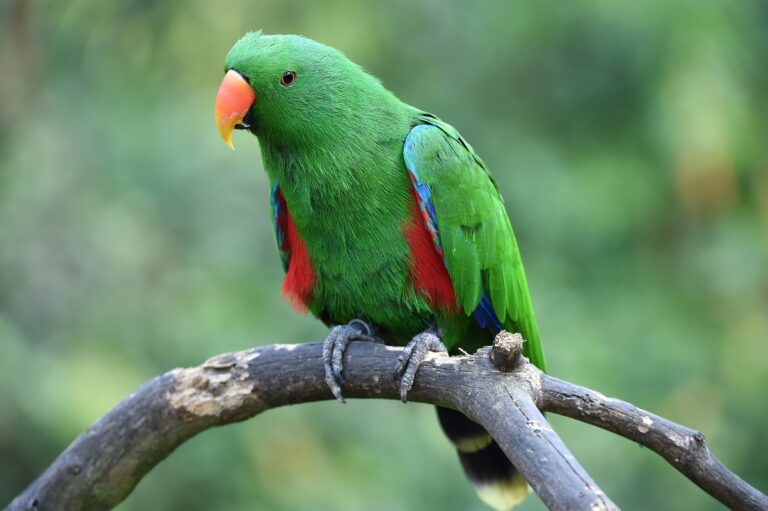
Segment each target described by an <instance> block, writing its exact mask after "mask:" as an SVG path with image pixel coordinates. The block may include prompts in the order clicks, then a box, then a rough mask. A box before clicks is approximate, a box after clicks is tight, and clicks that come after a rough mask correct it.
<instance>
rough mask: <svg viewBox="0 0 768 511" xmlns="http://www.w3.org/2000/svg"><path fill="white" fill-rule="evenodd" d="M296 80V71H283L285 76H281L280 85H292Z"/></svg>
mask: <svg viewBox="0 0 768 511" xmlns="http://www.w3.org/2000/svg"><path fill="white" fill-rule="evenodd" d="M295 81H296V72H295V71H286V72H285V73H283V76H281V77H280V85H282V86H284V87H290V86H291V85H293V82H295Z"/></svg>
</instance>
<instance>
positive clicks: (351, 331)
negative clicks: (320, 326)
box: [323, 319, 376, 403]
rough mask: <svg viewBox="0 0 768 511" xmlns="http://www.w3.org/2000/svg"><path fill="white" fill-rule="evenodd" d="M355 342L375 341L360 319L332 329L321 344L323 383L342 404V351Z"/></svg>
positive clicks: (368, 326)
mask: <svg viewBox="0 0 768 511" xmlns="http://www.w3.org/2000/svg"><path fill="white" fill-rule="evenodd" d="M355 340H362V341H375V340H376V339H375V338H374V337H373V333H372V329H371V327H370V325H368V323H366V322H365V321H362V320H360V319H353V320H352V321H350V322H349V323H348V324H346V325H337V326H335V327H333V328H332V329H331V332H330V333H329V334H328V337H326V338H325V341H324V342H323V366H324V367H325V382H326V383H327V384H328V387H330V389H331V392H332V393H333V396H334V397H335V398H336V399H337V400H338V401H341V402H342V403H345V402H346V401H345V400H344V395H343V394H342V393H341V386H342V385H343V384H344V377H343V376H342V375H341V371H342V370H343V368H344V361H343V357H344V351H345V350H346V349H347V345H349V343H350V342H351V341H355Z"/></svg>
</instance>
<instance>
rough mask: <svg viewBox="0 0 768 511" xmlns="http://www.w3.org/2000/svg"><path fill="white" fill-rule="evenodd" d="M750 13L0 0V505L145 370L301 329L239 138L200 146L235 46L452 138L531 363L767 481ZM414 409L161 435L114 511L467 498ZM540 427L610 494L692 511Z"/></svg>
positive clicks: (317, 327) (756, 69)
mask: <svg viewBox="0 0 768 511" xmlns="http://www.w3.org/2000/svg"><path fill="white" fill-rule="evenodd" d="M766 22H768V10H767V9H766V7H765V4H764V3H762V2H758V1H756V0H754V1H752V0H744V1H741V2H738V3H734V2H727V1H725V0H722V1H715V0H712V1H706V2H693V1H680V2H675V3H669V2H660V1H658V2H653V1H652V2H643V3H639V2H635V3H628V2H608V1H596V2H591V3H578V4H577V3H574V4H569V3H563V2H557V3H555V2H539V3H535V4H534V3H522V2H502V1H488V2H478V3H475V4H472V5H471V6H470V4H468V3H463V2H451V3H449V2H438V1H436V0H429V1H425V2H419V3H414V2H406V1H404V0H397V1H393V2H373V1H365V2H354V1H352V0H335V1H331V2H324V3H323V4H322V5H321V4H319V3H316V2H309V1H304V2H300V1H294V0H286V1H281V2H252V1H246V0H233V1H232V2H228V3H227V4H226V6H225V5H224V4H221V3H215V2H206V1H203V0H192V1H190V2H187V3H185V4H184V6H183V7H182V6H181V4H179V3H178V2H145V1H139V0H132V1H126V2H88V1H85V0H75V1H71V2H53V1H50V0H38V1H30V2H24V1H22V0H10V1H6V2H3V3H2V4H0V69H2V73H1V74H0V402H2V403H3V411H2V413H0V504H4V503H6V502H8V501H9V500H10V499H11V498H12V496H13V495H15V494H16V493H18V492H19V491H20V490H21V489H22V488H23V487H24V486H25V485H26V484H28V483H29V482H30V481H31V480H32V479H33V478H34V477H35V476H36V475H37V474H38V473H39V472H40V471H41V470H42V469H43V468H44V467H45V466H46V465H47V464H48V462H50V461H51V460H52V459H53V457H54V456H55V455H56V454H57V453H58V452H59V451H60V450H61V449H63V448H64V447H65V446H66V445H67V443H68V442H69V441H71V440H72V439H73V438H74V437H75V436H76V435H77V434H79V433H80V432H82V431H83V430H84V429H85V428H86V427H87V426H88V425H89V424H91V423H92V422H93V421H94V420H96V419H97V418H98V417H99V416H100V415H102V414H103V413H104V412H105V411H106V410H107V409H109V408H110V407H111V406H112V405H113V404H114V403H115V402H117V401H118V400H119V399H120V398H121V397H122V396H124V395H126V394H127V393H129V392H130V391H131V390H132V389H134V388H136V387H137V386H138V385H140V384H141V383H142V382H143V381H145V380H146V379H148V378H150V377H151V376H153V375H155V374H157V373H160V372H162V371H165V370H167V369H170V368H172V367H174V366H178V365H191V364H197V363H199V362H200V361H202V360H203V359H205V358H206V357H207V356H209V355H211V354H215V353H218V352H222V351H229V350H236V349H242V348H246V347H249V346H251V345H254V344H260V343H272V342H279V341H284V342H295V341H300V340H319V339H321V338H322V336H323V334H324V333H325V329H324V328H323V326H322V325H321V324H320V323H319V322H317V321H315V320H313V319H311V318H309V317H297V316H295V315H294V314H293V312H292V311H291V310H290V308H289V306H288V305H287V304H284V303H282V302H281V300H280V296H279V289H280V281H281V277H282V270H281V267H280V262H279V258H278V255H277V253H276V250H275V247H274V241H273V238H272V232H271V224H270V219H269V213H268V211H269V206H268V194H269V189H268V184H267V180H266V176H265V175H264V172H263V170H262V169H261V164H260V157H259V154H258V145H257V144H255V143H243V142H244V141H243V140H237V139H236V140H235V142H236V144H237V147H238V150H237V152H236V153H234V154H233V153H231V152H230V151H229V150H228V149H227V148H226V147H225V146H224V145H223V144H222V143H221V141H220V140H219V138H218V135H217V134H216V131H215V128H214V123H213V101H214V97H215V94H216V87H217V86H218V83H219V82H220V80H221V76H222V75H221V71H222V62H223V59H224V56H225V55H226V52H227V51H228V49H229V48H230V47H231V46H232V44H233V43H234V41H236V40H237V39H238V38H239V37H240V36H241V35H242V34H243V33H245V32H246V31H247V30H252V29H258V28H262V29H264V31H265V33H300V34H304V35H306V36H309V37H312V38H313V39H317V40H319V41H321V42H324V43H326V44H329V45H331V46H335V47H337V48H339V49H341V50H343V51H344V52H345V53H346V54H347V55H348V56H349V57H350V58H351V59H353V60H354V61H356V62H358V63H360V64H361V65H363V66H364V67H365V68H366V69H367V70H368V71H370V72H371V73H373V74H374V75H376V76H377V77H379V78H380V79H382V81H383V83H384V84H385V85H386V86H387V87H388V88H389V89H391V90H392V91H394V92H395V93H396V94H397V95H398V96H399V97H400V98H402V99H403V100H404V101H406V102H408V103H410V104H413V105H416V106H418V107H420V108H423V109H425V110H428V111H432V112H434V113H435V114H437V115H440V116H441V117H442V118H444V119H445V120H446V121H447V122H449V123H451V124H453V125H454V126H456V127H457V128H458V129H459V130H460V131H461V133H462V135H464V136H465V137H466V138H467V140H468V141H469V142H470V143H471V144H472V145H473V146H474V148H475V150H476V151H477V152H478V153H479V154H480V155H481V156H482V157H483V159H484V160H485V163H486V164H487V165H488V167H489V168H490V169H491V170H492V171H493V173H494V175H495V176H496V178H497V180H498V182H499V186H500V189H501V191H502V194H503V195H504V197H505V199H506V205H507V208H508V211H509V214H510V217H511V219H512V223H513V225H514V227H515V231H516V233H517V237H518V242H519V244H520V247H521V250H522V253H523V260H524V262H525V265H526V270H527V275H528V280H529V285H530V288H531V293H532V296H533V301H534V304H535V307H536V313H537V318H538V321H539V326H540V329H541V333H542V337H543V342H544V344H545V346H546V348H547V354H548V364H549V368H550V371H551V372H552V373H553V374H555V375H557V376H559V377H563V378H566V379H569V380H572V381H575V382H578V383H582V384H585V385H588V386H591V387H594V388H596V389H598V390H600V391H601V392H603V393H605V394H608V395H618V396H621V397H622V398H625V399H628V400H630V401H632V402H633V403H635V404H637V405H639V406H642V407H644V408H648V409H651V410H653V411H655V412H657V413H660V414H662V415H665V416H667V417H669V418H671V419H673V420H677V421H680V422H682V423H684V424H686V425H688V426H691V427H695V428H698V429H701V430H702V431H703V432H704V433H705V434H706V435H707V436H708V439H709V441H710V443H711V448H712V449H713V451H714V452H715V453H716V454H717V455H718V456H720V457H721V458H722V460H723V461H724V462H725V463H726V464H728V465H729V466H730V467H731V468H732V469H734V470H735V471H736V472H737V473H739V474H741V475H743V476H744V477H745V478H746V479H747V480H748V481H749V482H751V483H752V484H755V485H756V486H758V487H759V488H761V489H763V490H765V489H766V488H768V458H766V457H765V456H762V455H760V453H762V452H764V451H765V448H766V446H768V434H767V433H766V431H768V429H766V427H765V425H766V424H767V423H768V408H766V407H764V406H761V405H760V404H759V403H762V402H764V396H763V393H764V389H765V388H766V387H768V345H767V344H766V339H768V315H767V314H766V310H768V270H767V268H768V173H767V172H766V168H767V166H768V153H767V152H766V149H765V133H766V132H767V131H768V130H767V128H768V126H766V124H767V123H768V121H766V116H765V111H766V107H768V90H767V89H768V85H767V84H768V67H766V66H765V65H764V64H765V55H766V52H767V51H768V32H767V31H766V30H765V26H766ZM245 136H248V135H243V134H238V135H236V138H237V137H245ZM433 415H434V412H433V410H432V409H431V407H422V406H418V405H413V404H411V405H408V406H402V405H400V404H398V403H385V402H374V401H371V402H352V403H350V404H348V405H347V406H341V405H338V404H337V403H333V402H328V403H319V404H313V405H304V406H301V407H292V408H290V409H284V410H278V411H275V412H270V413H269V414H267V415H265V416H263V417H260V418H257V419H256V420H252V421H248V422H246V423H243V424H240V425H237V426H232V427H227V428H224V429H221V430H219V431H211V432H207V433H204V434H203V435H201V436H200V437H198V438H196V439H194V440H193V441H192V442H190V443H188V444H186V445H184V446H183V447H181V448H180V449H179V451H178V452H177V453H175V454H174V455H172V456H171V457H170V458H169V459H168V460H167V461H165V462H163V463H162V464H161V465H160V466H159V467H158V468H157V470H155V471H154V472H153V473H152V474H151V475H149V477H148V478H147V479H146V480H144V481H143V482H142V483H141V484H140V485H139V487H138V488H137V490H136V491H135V492H134V494H133V495H132V496H131V497H129V498H128V500H127V501H126V502H125V504H123V505H122V506H121V509H124V510H138V509H169V510H171V509H184V510H197V509H199V510H207V509H235V510H237V509H243V510H245V509H274V510H295V509H307V508H310V507H311V508H313V509H319V510H323V509H328V510H353V509H355V510H356V509H361V508H366V509H369V510H370V511H375V510H384V509H387V510H389V509H457V510H458V509H462V510H463V509H478V510H480V509H483V508H482V505H481V504H480V503H479V501H477V499H476V497H475V496H474V493H473V492H472V490H471V488H470V486H469V485H468V484H467V483H466V482H465V481H464V479H463V477H462V475H461V470H460V468H459V466H458V462H457V461H456V460H455V454H454V453H453V449H452V448H451V446H450V445H449V443H448V442H447V441H446V440H445V439H444V438H443V437H442V434H441V433H440V431H439V428H438V426H437V423H436V420H435V418H434V417H433ZM552 420H553V422H554V424H555V427H556V428H557V430H558V431H559V432H561V433H562V435H563V437H564V439H565V441H566V443H567V444H568V445H569V446H570V447H571V448H572V449H573V450H574V452H575V454H576V456H577V457H578V458H579V459H580V460H581V461H582V462H583V463H584V464H585V466H586V468H587V469H588V470H589V471H590V473H591V474H592V475H593V476H594V478H595V479H596V480H597V481H598V482H599V483H600V484H601V485H602V487H603V489H604V490H605V491H606V492H608V494H609V495H611V497H612V498H613V499H614V500H615V501H616V502H617V503H618V504H619V505H621V506H623V507H626V508H628V509H632V508H635V509H666V508H675V509H696V510H700V509H718V505H717V504H716V503H715V502H714V501H713V500H712V499H711V498H709V497H708V496H707V495H705V494H704V493H703V492H701V491H700V490H698V489H697V488H695V487H694V486H692V485H691V484H690V483H689V482H688V481H687V480H686V479H684V478H683V477H682V476H679V475H677V474H676V473H675V472H674V470H673V469H671V468H669V467H667V466H666V465H665V464H664V463H663V462H662V461H661V460H660V459H659V458H657V457H656V456H655V455H653V454H652V453H649V452H647V451H644V450H640V449H638V448H637V447H636V446H635V445H632V444H630V443H628V442H626V441H623V440H620V439H617V438H613V437H611V436H610V435H609V434H607V433H603V432H600V431H597V430H594V429H593V428H589V427H585V426H582V425H578V424H575V423H573V422H569V421H566V420H562V419H559V418H557V417H552ZM541 508H542V506H541V503H540V502H538V501H537V500H536V499H535V498H532V499H530V500H529V501H528V502H527V503H526V504H524V507H523V509H541Z"/></svg>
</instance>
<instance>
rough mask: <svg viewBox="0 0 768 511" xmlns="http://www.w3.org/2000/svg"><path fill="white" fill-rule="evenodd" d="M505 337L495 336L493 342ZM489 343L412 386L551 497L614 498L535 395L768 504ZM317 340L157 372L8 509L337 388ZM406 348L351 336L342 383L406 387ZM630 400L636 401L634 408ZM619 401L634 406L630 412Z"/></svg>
mask: <svg viewBox="0 0 768 511" xmlns="http://www.w3.org/2000/svg"><path fill="white" fill-rule="evenodd" d="M497 344H498V343H497ZM501 349H502V346H500V345H497V347H496V350H497V352H498V351H499V350H501ZM489 350H490V348H484V349H482V350H480V351H478V353H476V354H475V355H473V356H465V357H451V358H449V357H448V356H447V355H444V354H430V355H429V356H428V358H427V359H426V360H425V362H424V364H423V365H422V367H421V368H420V369H419V373H418V378H417V379H416V383H415V385H414V387H413V389H412V390H411V392H410V393H409V398H410V399H411V400H412V401H418V402H423V403H430V404H435V405H439V406H446V407H450V408H454V409H457V410H459V411H461V412H462V413H464V414H465V415H467V416H468V417H470V418H472V419H473V420H475V421H477V422H478V423H480V424H482V425H483V426H484V427H485V428H486V429H487V430H488V431H489V432H490V433H491V435H492V436H493V437H494V438H495V439H496V441H497V442H498V443H499V445H500V446H501V448H502V449H503V450H504V452H505V453H506V454H507V456H508V457H509V458H510V459H511V460H512V461H513V462H514V463H515V465H516V466H517V467H518V469H519V470H520V471H521V473H522V474H523V475H524V476H525V477H526V479H527V480H528V482H529V483H530V484H531V486H532V487H533V489H534V491H536V493H537V494H538V495H539V496H540V497H541V499H542V500H543V501H544V503H545V504H546V505H547V506H548V507H549V508H550V509H574V510H580V509H585V510H586V509H617V507H616V506H615V504H613V502H611V500H610V499H609V498H608V497H607V496H606V495H605V494H604V493H603V492H602V491H601V490H600V489H599V488H598V487H597V485H596V484H595V483H594V481H592V479H591V478H590V477H589V475H588V474H587V473H586V472H585V471H584V469H583V468H582V467H581V466H580V465H579V463H578V462H577V461H576V460H575V458H574V457H573V455H572V454H571V453H570V452H569V450H568V449H567V448H566V447H565V445H564V444H563V443H562V441H561V440H560V439H559V438H558V436H557V435H556V434H555V433H554V431H553V430H552V429H551V428H550V426H549V424H548V423H547V422H546V421H545V419H544V418H543V416H542V415H541V412H539V409H538V408H537V405H538V406H539V407H540V408H542V409H544V410H549V411H553V412H555V413H561V414H563V415H568V416H570V417H574V418H576V419H579V420H583V421H585V422H589V423H591V424H595V425H597V426H600V427H603V428H605V429H608V430H609V431H613V432H615V433H618V434H620V435H623V436H626V437H627V438H630V439H632V440H635V441H638V442H640V443H642V444H643V445H647V446H648V447H650V448H652V449H654V450H656V451H657V452H659V453H660V454H662V456H664V457H665V458H667V459H668V460H670V462H671V463H672V464H673V465H674V466H675V467H676V468H677V469H678V470H680V471H681V472H683V473H684V474H686V475H687V476H688V477H690V478H691V480H693V481H694V482H695V483H696V484H698V485H699V486H701V487H702V488H704V489H705V490H707V491H708V492H709V493H711V494H712V495H713V496H715V497H716V498H718V499H720V500H721V501H722V502H724V503H726V504H728V505H729V506H731V507H733V508H735V509H767V508H768V498H767V497H766V496H765V495H763V494H761V493H760V492H758V491H757V490H755V489H754V488H752V487H750V486H749V485H747V484H746V483H744V482H743V481H741V480H740V479H738V477H736V476H735V475H733V474H732V473H730V472H728V471H727V469H725V467H723V466H722V465H721V464H719V462H717V460H715V458H714V457H712V456H711V455H709V453H708V451H706V448H705V447H703V440H702V441H701V442H699V441H696V442H693V443H690V442H689V443H687V444H685V443H678V444H676V443H675V438H676V437H674V436H670V435H666V436H665V434H656V433H655V431H656V429H654V426H655V425H658V426H657V427H661V425H662V424H663V425H665V427H668V428H669V431H673V432H674V431H686V432H690V430H687V429H686V428H682V426H677V425H675V424H674V423H670V422H669V421H665V420H664V419H661V418H660V417H656V416H655V415H652V414H647V413H645V412H642V411H639V410H637V409H635V408H634V407H632V406H631V405H628V404H626V403H622V402H620V401H617V400H608V399H607V398H603V397H602V396H600V395H599V394H597V393H595V392H593V391H589V390H587V389H583V388H581V387H577V386H574V385H571V384H568V383H566V382H562V381H560V380H557V379H556V378H552V377H550V376H547V375H545V374H543V373H541V372H540V371H539V370H538V369H536V368H535V367H534V366H533V365H531V364H529V363H527V361H525V359H524V358H522V359H520V358H519V357H516V356H501V357H495V358H496V359H499V360H507V361H515V365H516V367H515V368H514V370H511V371H510V372H502V371H499V370H497V369H495V368H494V367H493V365H492V364H491V362H490V360H489V357H488V354H489ZM321 351H322V346H321V345H320V344H301V345H272V346H265V347H261V348H256V349H252V350H247V351H242V352H236V353H228V354H224V355H219V356H216V357H213V358H211V359H209V360H208V361H206V362H205V363H203V364H202V365H200V366H198V367H193V368H187V369H174V370H172V371H169V372H168V373H165V374H164V375H161V376H159V377H157V378H154V379H153V380H151V381H149V382H148V383H146V384H144V385H143V386H142V387H140V388H139V389H138V390H137V391H135V392H134V393H132V394H131V395H129V396H128V397H126V398H125V399H124V400H123V401H122V402H120V403H119V404H118V405H117V406H115V408H113V409H112V410H111V411H110V412H109V413H107V415H105V416H104V417H103V418H102V419H100V420H99V421H98V422H96V423H95V424H94V425H93V426H91V428H89V429H88V430H87V431H86V432H85V433H83V434H82V435H81V436H80V437H79V438H77V439H76V440H75V441H74V442H73V443H72V444H71V445H70V446H69V447H68V448H67V449H66V450H65V451H64V452H63V453H62V454H61V455H60V456H59V457H58V458H57V459H56V460H55V461H54V462H53V463H52V464H51V465H50V466H49V467H48V469H47V470H46V471H45V472H44V473H43V474H42V475H41V476H40V477H39V478H38V479H37V480H36V481H34V482H33V483H32V484H31V485H30V486H29V487H28V488H27V489H26V490H25V491H24V492H23V493H22V494H21V495H19V496H18V497H17V498H16V499H15V500H14V501H13V502H12V503H11V504H10V505H9V506H8V507H7V508H6V509H7V510H13V511H16V510H22V509H23V510H44V509H54V508H55V509H57V510H67V509H110V508H112V507H114V506H115V505H117V504H118V503H119V502H120V501H122V500H123V499H124V498H125V497H126V496H127V495H128V494H129V493H130V492H131V490H132V489H133V488H134V487H135V485H136V484H137V483H138V481H139V480H140V479H141V478H142V477H143V476H144V475H145V474H146V473H147V472H149V471H150V470H151V469H152V468H153V467H154V466H155V465H156V464H157V463H158V462H159V461H160V460H162V459H163V458H165V457H166V456H168V455H169V454H170V453H171V452H172V451H173V450H174V449H175V448H176V447H178V446H179V445H180V444H181V443H183V442H185V441H186V440H188V439H189V438H191V437H192V436H194V435H196V434H197V433H199V432H201V431H203V430H205V429H208V428H210V427H213V426H219V425H223V424H229V423H232V422H237V421H241V420H245V419H248V418H250V417H253V416H254V415H257V414H258V413H261V412H263V411H266V410H269V409H271V408H276V407H279V406H283V405H287V404H296V403H303V402H309V401H318V400H325V399H333V396H332V395H331V393H330V391H329V390H328V388H327V386H326V383H325V376H324V372H323V366H322V364H321V363H320V362H319V361H320V360H321ZM399 352H400V348H392V347H386V346H383V345H380V344H375V343H367V342H355V343H352V344H351V345H350V347H349V349H348V350H347V353H346V355H345V357H346V360H345V378H346V380H347V383H346V384H345V386H344V392H345V395H346V396H347V397H351V398H383V399H399V393H400V389H399V386H398V384H397V383H396V382H393V381H392V378H391V368H392V366H393V365H394V361H395V358H396V357H397V355H398V353H399ZM495 354H496V355H498V353H495ZM507 355H509V353H508V354H507ZM513 355H514V354H513ZM499 365H500V367H504V364H499ZM598 397H600V399H598ZM619 404H621V405H622V406H619ZM624 405H626V406H624ZM630 408H631V410H630V412H627V410H629V409H630ZM614 409H615V410H616V412H615V413H614ZM632 410H634V412H637V413H636V414H635V415H632V413H634V412H632ZM621 412H626V413H628V414H627V415H626V418H622V417H623V416H622V415H621ZM642 417H650V420H651V421H653V424H651V425H648V426H649V429H648V432H651V431H654V433H653V434H649V433H648V432H642V431H640V430H639V429H638V425H640V424H642V425H647V423H646V421H644V419H643V418H642ZM638 418H639V420H640V422H639V423H638V422H637V420H638ZM633 421H634V422H633ZM670 425H672V426H674V427H670ZM643 427H645V426H643ZM633 428H634V429H633ZM692 434H694V436H691V438H698V437H696V436H695V432H692ZM702 449H703V451H702ZM697 453H698V454H697ZM702 453H706V456H703V455H702ZM681 460H682V461H681ZM706 463H709V465H707V464H706ZM712 473H715V474H716V475H714V476H712V475H711V474H712Z"/></svg>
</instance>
